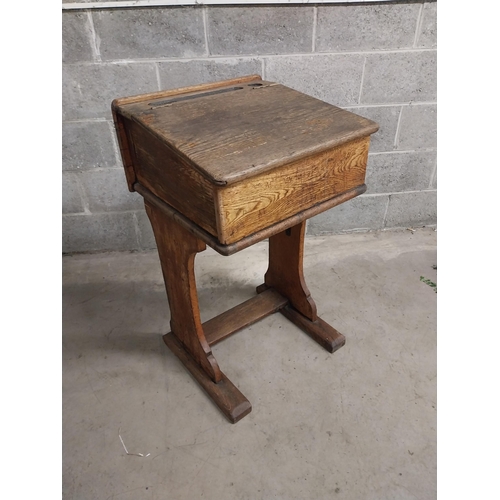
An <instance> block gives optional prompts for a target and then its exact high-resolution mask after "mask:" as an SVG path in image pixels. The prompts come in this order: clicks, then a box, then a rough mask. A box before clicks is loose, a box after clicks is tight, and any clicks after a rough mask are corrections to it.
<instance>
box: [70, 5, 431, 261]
mask: <svg viewBox="0 0 500 500" xmlns="http://www.w3.org/2000/svg"><path fill="white" fill-rule="evenodd" d="M62 20H63V26H62V33H63V96H62V98H63V124H62V134H63V135H62V137H63V152H62V164H63V173H62V183H63V184H62V193H63V251H64V252H86V251H106V250H142V249H151V248H154V247H155V243H154V239H153V236H152V232H151V229H150V226H149V222H148V220H147V217H146V214H145V212H144V209H143V204H142V198H141V197H140V196H139V195H138V194H137V193H129V192H128V190H127V187H126V182H125V176H124V172H123V170H122V166H121V161H120V157H119V152H118V148H117V142H116V138H115V134H114V129H113V122H112V119H111V113H110V104H111V101H112V100H113V99H114V98H116V97H124V96H128V95H134V94H139V93H144V92H152V91H157V90H161V89H169V88H175V87H179V86H186V85H193V84H197V83H202V82H207V81H215V80H220V79H226V78H231V77H235V76H241V75H245V74H252V73H259V74H261V75H262V77H263V78H265V79H268V80H273V81H278V82H280V83H283V84H285V85H287V86H289V87H293V88H295V89H297V90H300V91H303V92H306V93H308V94H311V95H313V96H315V97H318V98H319V99H322V100H324V101H326V102H329V103H331V104H335V105H338V106H340V107H342V108H345V109H349V110H352V111H353V112H355V113H358V114H361V115H363V116H366V117H368V118H371V119H373V120H375V121H377V122H378V123H379V124H380V130H379V132H378V133H377V134H375V135H374V136H372V145H371V153H370V156H369V163H368V174H367V181H366V183H367V185H368V190H367V192H366V193H365V194H364V195H362V196H360V197H358V198H355V199H354V200H351V201H349V202H347V203H345V204H343V205H341V206H339V207H336V208H334V209H332V210H329V211H328V212H325V213H323V214H321V215H319V216H317V217H315V218H313V219H311V220H310V221H309V224H308V232H309V234H325V233H339V232H350V231H367V230H384V229H388V228H398V227H403V228H404V227H409V226H412V227H420V226H424V225H434V224H436V193H437V189H436V188H437V186H436V59H437V57H436V3H435V2H415V1H412V2H410V1H408V2H390V3H380V4H373V3H369V4H342V5H338V4H337V5H335V4H333V5H325V4H321V5H309V4H301V5H287V6H285V5H274V6H266V5H248V6H238V7H236V6H204V7H202V6H200V7H161V8H124V9H100V10H99V9H87V10H85V9H83V10H68V11H63V15H62Z"/></svg>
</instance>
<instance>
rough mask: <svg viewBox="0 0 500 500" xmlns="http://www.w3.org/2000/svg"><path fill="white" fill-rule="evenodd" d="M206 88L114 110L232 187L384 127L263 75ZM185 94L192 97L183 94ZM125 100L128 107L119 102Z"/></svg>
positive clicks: (216, 180) (117, 106) (218, 182)
mask: <svg viewBox="0 0 500 500" xmlns="http://www.w3.org/2000/svg"><path fill="white" fill-rule="evenodd" d="M212 88H217V89H223V88H232V89H235V90H232V91H228V92H224V93H215V94H214V93H213V92H210V91H209V89H207V88H205V89H202V90H200V91H198V92H197V93H191V95H194V94H197V98H195V99H189V100H181V101H178V102H173V103H170V104H166V105H159V103H160V104H161V101H163V100H165V99H164V98H165V95H162V96H161V97H159V98H157V99H152V98H151V97H148V98H145V99H143V100H138V99H136V100H135V101H133V102H130V103H127V101H126V100H123V99H122V100H119V101H117V102H118V104H115V105H114V106H115V109H116V110H118V112H120V113H121V114H123V115H124V116H129V117H133V118H134V120H137V121H138V122H140V123H142V124H143V125H144V126H145V127H147V128H148V129H149V130H150V131H151V133H153V134H155V135H157V136H158V137H159V138H161V139H162V140H163V141H164V142H166V143H168V144H170V145H171V146H172V147H173V148H174V149H175V150H177V151H178V152H179V153H180V154H182V155H183V156H185V157H187V158H189V159H190V160H192V162H193V166H194V168H196V169H197V170H198V171H199V172H200V173H201V174H202V175H204V176H205V177H206V178H207V179H208V180H209V181H210V182H212V183H214V184H215V185H226V184H232V183H234V182H237V181H239V180H242V179H245V178H248V177H251V176H255V175H258V174H261V173H263V172H265V171H269V170H272V169H274V168H276V167H279V166H281V165H285V164H288V163H291V162H294V161H297V160H300V159H303V158H305V157H309V156H311V155H315V154H317V153H320V152H323V151H326V150H329V149H332V148H334V147H336V146H339V145H341V144H344V143H346V142H350V141H352V140H355V139H358V138H360V137H366V136H367V135H370V134H372V133H374V132H376V131H377V129H378V125H377V124H376V123H375V122H373V121H371V120H368V119H366V118H363V117H361V116H358V115H356V114H354V113H351V112H349V111H345V110H342V109H340V108H338V107H336V106H333V105H331V104H328V103H326V102H323V101H321V100H319V99H316V98H314V97H311V96H309V95H306V94H303V93H301V92H298V91H296V90H293V89H290V88H288V87H285V86H284V85H280V84H278V83H274V82H267V81H263V80H259V79H257V78H255V79H253V80H250V81H245V82H243V81H242V83H240V84H235V81H234V80H231V81H229V82H227V81H226V82H221V84H220V86H218V87H210V89H212ZM183 95H186V94H183ZM120 102H121V104H120Z"/></svg>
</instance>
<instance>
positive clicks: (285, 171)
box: [112, 75, 378, 422]
mask: <svg viewBox="0 0 500 500" xmlns="http://www.w3.org/2000/svg"><path fill="white" fill-rule="evenodd" d="M112 111H113V118H114V121H115V126H116V131H117V136H118V142H119V145H120V152H121V155H122V159H123V164H124V167H125V174H126V177H127V184H128V187H129V189H130V190H131V191H134V190H135V191H137V192H138V193H139V194H140V195H142V196H143V197H144V199H145V202H146V211H147V214H148V216H149V218H150V221H151V225H152V227H153V232H154V234H155V239H156V242H157V246H158V253H159V256H160V262H161V267H162V271H163V277H164V281H165V286H166V290H167V295H168V301H169V305H170V311H171V321H170V324H171V329H172V331H171V332H170V333H169V334H167V335H165V336H164V337H163V338H164V341H165V343H166V344H167V346H168V347H169V348H170V349H171V350H172V352H173V353H174V354H175V355H176V356H177V357H178V358H179V359H180V360H181V362H182V363H183V364H184V366H185V367H186V368H187V369H188V370H189V372H190V373H191V374H192V375H193V376H194V378H195V380H196V381H197V382H198V383H199V384H200V385H201V387H202V388H203V389H204V390H205V391H206V392H207V393H208V395H209V396H210V397H211V398H212V400H213V401H214V402H215V404H217V406H218V407H219V408H220V409H221V410H222V412H223V413H224V414H225V415H226V416H227V418H228V419H229V420H230V421H231V422H236V421H238V420H239V419H241V418H243V417H244V416H245V415H247V414H248V413H249V412H250V411H251V405H250V403H249V401H248V400H247V399H246V398H245V397H244V396H243V395H242V394H241V392H240V391H239V390H238V389H237V388H236V387H235V386H234V385H233V384H232V383H231V382H230V381H229V380H228V379H227V377H226V376H225V375H224V374H223V373H222V371H221V370H220V368H219V365H218V363H217V361H216V359H215V357H214V355H213V353H212V350H211V346H212V345H214V344H216V343H217V342H220V341H222V340H223V339H225V338H227V337H228V336H229V335H232V334H233V333H235V332H237V331H240V330H241V329H243V328H245V327H247V326H249V325H251V324H253V323H255V322H256V321H258V320H259V319H261V318H263V317H265V316H267V315H268V314H271V313H274V312H277V311H280V312H282V314H283V315H284V316H285V317H286V318H288V319H289V320H290V321H291V322H293V323H294V324H295V325H297V326H298V327H300V328H301V329H302V330H304V331H305V332H306V333H307V334H308V335H310V336H311V337H312V338H313V339H314V340H315V341H316V342H318V343H319V344H320V345H322V346H323V347H324V348H325V349H327V350H328V351H329V352H334V351H335V350H337V349H338V348H340V347H341V346H342V345H344V342H345V338H344V336H343V335H342V334H340V333H339V332H338V331H337V330H335V329H334V328H333V327H331V326H330V325H328V324H327V323H326V322H324V321H323V320H322V319H321V318H319V317H318V315H317V311H316V304H315V302H314V300H313V299H312V297H311V295H310V292H309V289H308V288H307V285H306V283H305V280H304V273H303V254H304V237H305V221H306V220H307V219H308V218H310V217H312V216H314V215H317V214H319V213H321V212H323V211H325V210H327V209H329V208H332V207H334V206H336V205H338V204H340V203H343V202H345V201H347V200H349V199H351V198H354V197H355V196H358V195H360V194H362V193H364V192H365V190H366V186H365V184H364V182H365V173H366V166H367V159H368V148H369V142H370V135H371V134H372V133H374V132H375V131H376V130H377V129H378V125H377V124H376V123H374V122H372V121H371V120H368V119H366V118H363V117H361V116H358V115H356V114H354V113H351V112H348V111H344V110H342V109H340V108H338V107H336V106H332V105H331V104H328V103H326V102H323V101H320V100H318V99H315V98H313V97H311V96H308V95H306V94H303V93H301V92H297V91H295V90H293V89H290V88H288V87H285V86H283V85H280V84H278V83H274V82H268V81H263V80H262V79H261V77H260V76H258V75H250V76H245V77H241V78H236V79H232V80H225V81H222V82H214V83H208V84H203V85H198V86H194V87H184V88H180V89H173V90H166V91H161V92H155V93H151V94H144V95H140V96H132V97H125V98H120V99H116V100H115V101H113V103H112ZM265 238H269V267H268V270H267V272H266V274H265V277H264V281H265V282H264V284H263V285H261V286H259V287H258V288H257V292H258V294H259V295H257V296H256V297H254V298H252V299H250V300H248V301H246V302H244V303H243V304H240V305H238V306H236V307H234V308H232V309H230V310H229V311H226V312H225V313H223V314H221V315H219V316H217V317H215V318H212V319H211V320H209V321H207V322H205V323H204V324H201V320H200V313H199V306H198V296H197V290H196V283H195V276H194V259H195V255H196V254H197V253H198V252H201V251H203V250H204V249H205V244H208V245H210V246H211V247H212V248H214V249H215V250H216V251H218V252H219V253H221V254H223V255H230V254H232V253H235V252H237V251H239V250H242V249H243V248H246V247H248V246H250V245H252V244H254V243H257V242H258V241H262V240H263V239H265Z"/></svg>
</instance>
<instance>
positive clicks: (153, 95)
mask: <svg viewBox="0 0 500 500" xmlns="http://www.w3.org/2000/svg"><path fill="white" fill-rule="evenodd" d="M258 80H262V78H261V77H260V75H248V76H242V77H239V78H231V79H229V80H223V81H219V82H209V83H201V84H199V85H191V86H188V87H179V88H177V89H169V90H160V91H159V92H150V93H149V94H138V95H135V96H130V97H120V98H118V99H115V100H114V101H113V102H112V104H111V106H112V108H114V109H115V108H118V107H120V106H124V105H126V104H134V103H138V102H144V101H150V100H155V99H164V98H166V97H171V96H178V95H181V94H182V95H184V94H190V93H195V92H200V91H203V92H205V91H207V90H212V89H217V88H221V87H225V86H232V85H237V84H239V83H247V82H253V81H258Z"/></svg>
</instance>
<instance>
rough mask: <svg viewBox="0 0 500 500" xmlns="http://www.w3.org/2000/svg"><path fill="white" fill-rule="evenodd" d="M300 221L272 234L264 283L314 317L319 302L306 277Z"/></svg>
mask: <svg viewBox="0 0 500 500" xmlns="http://www.w3.org/2000/svg"><path fill="white" fill-rule="evenodd" d="M305 232H306V223H305V222H301V223H300V224H297V225H296V226H293V227H291V228H289V229H287V230H285V231H282V232H281V233H278V234H276V235H274V236H271V238H269V267H268V269H267V272H266V274H265V276H264V283H265V284H266V285H267V286H268V287H272V288H274V289H275V290H277V291H278V292H279V293H280V294H281V295H283V296H285V297H286V298H287V299H288V300H289V301H290V304H291V305H292V306H293V307H294V308H295V309H297V311H299V312H300V313H302V314H303V315H304V316H305V317H306V318H309V319H310V320H311V321H315V320H316V318H317V313H316V304H315V303H314V300H313V299H312V297H311V293H310V292H309V289H308V288H307V285H306V282H305V279H304V264H303V260H304V236H305Z"/></svg>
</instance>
